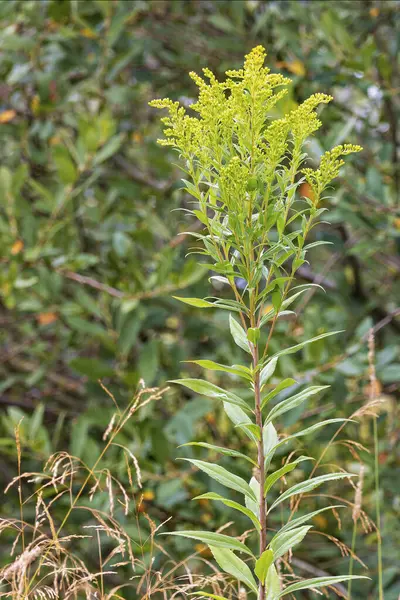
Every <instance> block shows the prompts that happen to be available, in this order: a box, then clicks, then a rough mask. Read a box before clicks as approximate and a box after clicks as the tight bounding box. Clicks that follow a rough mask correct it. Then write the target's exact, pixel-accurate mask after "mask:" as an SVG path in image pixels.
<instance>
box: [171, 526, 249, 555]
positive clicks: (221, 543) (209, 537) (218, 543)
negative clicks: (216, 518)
mask: <svg viewBox="0 0 400 600" xmlns="http://www.w3.org/2000/svg"><path fill="white" fill-rule="evenodd" d="M160 535H177V536H180V537H184V538H189V539H193V540H199V541H200V542H203V543H204V544H207V545H208V546H210V545H212V546H215V547H216V548H229V549H231V550H236V551H238V552H244V553H245V554H249V555H250V556H253V553H252V552H251V550H249V549H248V547H247V546H246V545H245V544H243V543H242V542H239V540H237V539H236V538H234V537H230V536H229V535H223V534H222V533H213V532H212V531H189V530H188V531H167V532H165V533H161V534H160Z"/></svg>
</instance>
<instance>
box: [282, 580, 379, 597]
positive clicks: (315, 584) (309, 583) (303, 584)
mask: <svg viewBox="0 0 400 600" xmlns="http://www.w3.org/2000/svg"><path fill="white" fill-rule="evenodd" d="M350 579H369V577H364V576H363V575H339V576H337V577H314V578H313V579H304V580H303V581H299V582H298V583H292V585H289V586H288V587H286V588H285V589H284V590H283V592H281V593H280V594H279V598H282V597H283V596H287V594H291V593H292V592H297V590H312V589H316V588H320V587H326V586H329V585H335V583H342V582H343V581H350Z"/></svg>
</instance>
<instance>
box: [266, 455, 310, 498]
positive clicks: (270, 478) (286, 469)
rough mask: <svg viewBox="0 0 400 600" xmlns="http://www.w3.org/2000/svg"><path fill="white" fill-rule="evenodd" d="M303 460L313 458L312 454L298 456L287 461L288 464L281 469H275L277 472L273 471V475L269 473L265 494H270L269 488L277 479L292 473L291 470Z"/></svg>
mask: <svg viewBox="0 0 400 600" xmlns="http://www.w3.org/2000/svg"><path fill="white" fill-rule="evenodd" d="M303 460H313V459H312V458H311V457H310V456H299V458H297V459H296V460H295V461H293V462H290V463H287V464H286V465H284V466H283V467H281V468H280V469H278V470H277V471H275V473H271V475H269V476H268V477H267V479H266V480H265V486H264V494H265V496H266V495H267V494H268V492H269V490H270V489H271V488H272V486H273V485H274V483H275V482H276V481H278V479H280V478H281V477H283V476H284V475H286V473H290V471H293V469H295V468H296V466H297V465H298V463H299V462H302V461H303Z"/></svg>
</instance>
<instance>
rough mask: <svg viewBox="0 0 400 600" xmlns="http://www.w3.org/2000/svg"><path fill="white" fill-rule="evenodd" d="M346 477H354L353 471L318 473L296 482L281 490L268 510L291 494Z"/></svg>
mask: <svg viewBox="0 0 400 600" xmlns="http://www.w3.org/2000/svg"><path fill="white" fill-rule="evenodd" d="M346 477H356V475H355V474H354V473H328V474H326V475H320V476H319V477H313V478H312V479H308V480H307V481H301V482H300V483H296V485H293V486H292V487H291V488H289V489H288V490H286V491H285V492H283V494H281V496H279V498H277V500H275V502H274V503H273V504H272V506H271V507H270V509H269V511H268V512H270V511H271V510H272V509H273V508H275V507H276V506H277V505H278V504H280V503H281V502H283V501H284V500H287V499H288V498H291V497H292V496H297V495H298V494H304V493H305V492H309V491H311V490H313V489H315V488H316V487H318V486H320V485H321V484H322V483H325V482H326V481H333V480H335V479H345V478H346Z"/></svg>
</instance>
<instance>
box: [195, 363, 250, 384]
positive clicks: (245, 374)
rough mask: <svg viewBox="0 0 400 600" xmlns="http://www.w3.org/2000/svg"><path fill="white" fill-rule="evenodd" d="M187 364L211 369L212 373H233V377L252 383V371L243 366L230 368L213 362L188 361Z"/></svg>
mask: <svg viewBox="0 0 400 600" xmlns="http://www.w3.org/2000/svg"><path fill="white" fill-rule="evenodd" d="M185 362H188V363H193V364H195V365H199V366H200V367H203V369H209V370H210V371H223V372H225V373H231V374H232V375H237V376H238V377H242V378H243V379H247V380H248V381H252V377H251V371H250V369H248V368H247V367H244V366H242V365H232V366H231V367H229V366H227V365H221V364H219V363H216V362H214V361H213V360H187V361H185Z"/></svg>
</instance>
